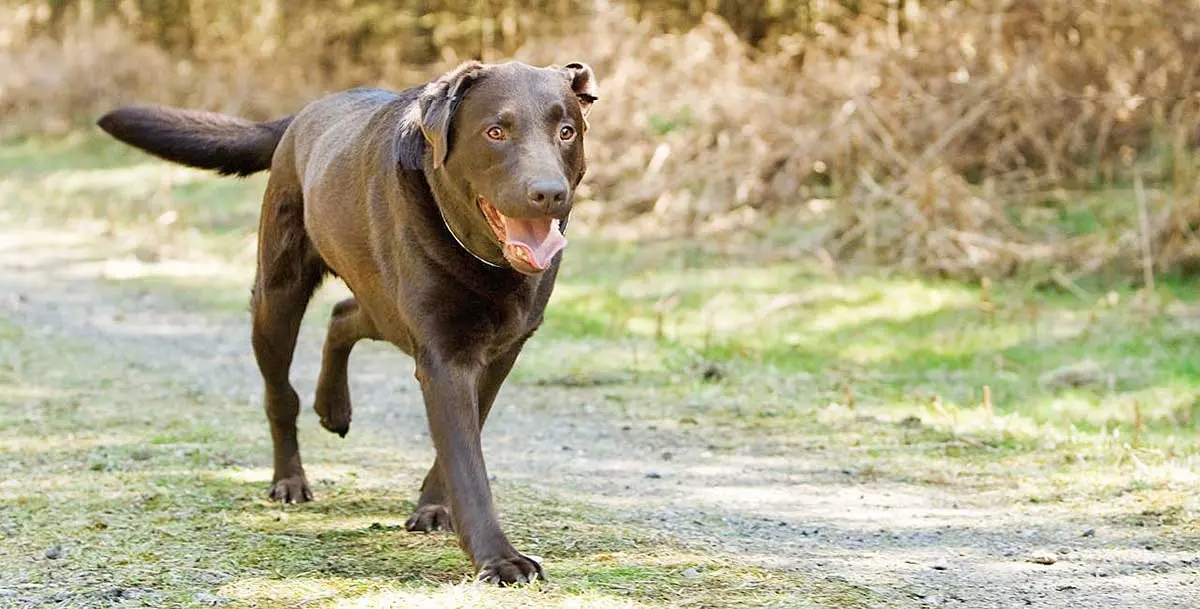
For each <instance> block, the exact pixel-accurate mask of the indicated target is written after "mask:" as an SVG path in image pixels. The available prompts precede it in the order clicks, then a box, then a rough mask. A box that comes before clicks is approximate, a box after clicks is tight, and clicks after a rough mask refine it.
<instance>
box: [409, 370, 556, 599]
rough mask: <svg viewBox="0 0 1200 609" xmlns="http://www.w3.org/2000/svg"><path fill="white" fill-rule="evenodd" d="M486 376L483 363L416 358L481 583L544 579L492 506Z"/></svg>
mask: <svg viewBox="0 0 1200 609" xmlns="http://www.w3.org/2000/svg"><path fill="white" fill-rule="evenodd" d="M482 373H483V366H482V364H476V363H474V362H472V363H462V362H461V361H457V360H455V359H452V358H448V357H445V356H442V355H440V354H438V353H435V352H432V351H430V350H425V351H422V353H421V354H420V356H419V357H418V358H417V379H418V380H419V381H420V382H421V391H422V393H423V394H424V396H425V414H426V416H427V417H428V418H429V431H430V433H431V434H432V435H433V443H434V446H435V448H437V463H438V467H439V468H440V470H441V475H442V480H443V481H444V482H445V484H446V489H445V490H446V492H447V494H448V495H449V497H448V499H449V500H450V512H451V516H452V518H453V519H454V531H455V533H456V534H457V535H458V542H459V545H461V546H462V548H463V550H464V551H465V552H466V553H467V555H468V556H469V557H470V558H471V563H472V564H473V565H475V568H476V569H477V570H478V572H479V578H480V579H482V580H485V581H489V582H494V583H499V584H514V583H525V582H531V581H533V580H534V579H538V578H544V577H545V576H544V575H543V574H542V567H541V565H539V564H538V563H537V562H535V561H533V560H531V559H530V558H528V557H526V556H524V555H522V554H521V553H520V552H518V551H517V550H516V548H514V547H513V546H512V544H511V543H510V542H509V541H508V538H507V537H505V535H504V532H503V531H501V530H500V523H499V522H498V521H497V520H496V511H495V508H494V507H493V506H492V492H491V489H490V488H489V486H488V476H487V468H486V466H485V465H484V461H483V447H482V445H481V444H480V438H479V432H480V424H479V404H478V399H479V396H478V394H477V391H476V387H477V383H478V380H479V376H480V374H482Z"/></svg>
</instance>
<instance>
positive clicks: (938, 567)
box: [929, 562, 950, 571]
mask: <svg viewBox="0 0 1200 609" xmlns="http://www.w3.org/2000/svg"><path fill="white" fill-rule="evenodd" d="M929 568H930V569H933V570H934V571H945V570H947V569H949V568H950V567H949V566H948V565H946V564H944V563H940V562H935V563H933V564H932V565H929Z"/></svg>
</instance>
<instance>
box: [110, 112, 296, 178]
mask: <svg viewBox="0 0 1200 609" xmlns="http://www.w3.org/2000/svg"><path fill="white" fill-rule="evenodd" d="M293 118H294V117H292V116H286V117H284V118H280V119H277V120H273V121H267V122H262V123H256V122H253V121H248V120H245V119H242V118H238V117H236V116H229V115H226V114H217V113H215V112H203V111H200V110H182V109H179V108H167V107H163V106H126V107H123V108H118V109H116V110H113V111H112V112H109V113H108V114H105V115H104V116H102V117H100V120H99V121H98V124H99V125H100V128H101V129H103V130H105V131H107V132H108V133H109V135H111V136H113V137H115V138H117V139H118V140H121V141H122V142H125V143H126V144H129V145H130V146H133V147H135V148H140V149H142V150H145V151H146V152H149V153H150V154H153V155H155V156H157V157H160V158H163V159H166V160H168V161H173V162H175V163H180V164H183V165H188V166H191V167H199V168H200V169H215V170H216V171H217V172H218V173H220V174H221V175H239V176H248V175H250V174H252V173H255V172H259V171H263V170H265V169H270V168H271V157H272V155H274V154H275V147H276V146H278V145H279V140H280V139H281V138H282V137H283V132H284V131H286V130H287V127H288V125H290V124H291V123H292V119H293Z"/></svg>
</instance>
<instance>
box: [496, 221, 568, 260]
mask: <svg viewBox="0 0 1200 609" xmlns="http://www.w3.org/2000/svg"><path fill="white" fill-rule="evenodd" d="M505 220H506V221H505V223H504V228H505V230H506V232H507V237H508V240H507V241H506V242H505V246H506V247H509V248H513V249H515V250H517V251H518V252H520V253H521V254H523V255H521V258H523V259H524V260H525V261H526V262H528V263H529V264H530V265H532V266H533V267H534V268H536V269H537V270H539V271H541V270H545V269H546V267H549V266H550V260H552V259H553V258H554V255H555V254H557V253H558V252H560V251H562V248H564V247H566V246H567V238H566V237H564V236H563V234H562V231H560V230H558V220H551V219H550V218H538V219H536V220H527V219H523V218H505Z"/></svg>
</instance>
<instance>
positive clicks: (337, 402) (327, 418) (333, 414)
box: [313, 385, 351, 438]
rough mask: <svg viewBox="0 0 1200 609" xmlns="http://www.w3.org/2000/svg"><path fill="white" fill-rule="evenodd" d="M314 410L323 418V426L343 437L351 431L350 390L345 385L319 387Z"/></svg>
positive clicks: (314, 401)
mask: <svg viewBox="0 0 1200 609" xmlns="http://www.w3.org/2000/svg"><path fill="white" fill-rule="evenodd" d="M313 410H315V411H317V416H318V417H320V418H321V427H324V428H325V429H327V430H329V431H331V432H333V433H335V434H337V435H339V436H341V437H343V438H344V437H346V434H347V433H349V432H350V413H351V408H350V391H349V388H347V387H346V386H345V385H343V386H342V387H340V388H330V387H325V386H324V385H322V386H320V387H318V388H317V396H316V399H315V400H313Z"/></svg>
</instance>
